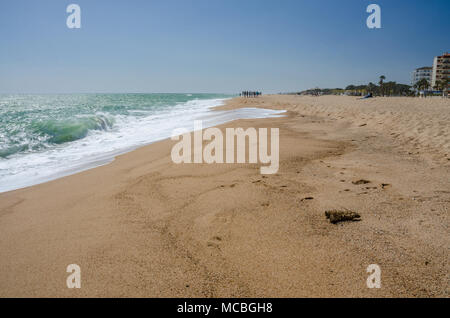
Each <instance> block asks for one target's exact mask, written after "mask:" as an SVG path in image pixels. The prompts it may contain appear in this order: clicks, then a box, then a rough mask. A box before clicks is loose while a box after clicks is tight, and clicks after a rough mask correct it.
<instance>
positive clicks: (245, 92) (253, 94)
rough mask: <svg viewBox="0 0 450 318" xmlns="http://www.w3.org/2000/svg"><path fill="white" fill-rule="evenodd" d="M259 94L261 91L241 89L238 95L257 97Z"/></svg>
mask: <svg viewBox="0 0 450 318" xmlns="http://www.w3.org/2000/svg"><path fill="white" fill-rule="evenodd" d="M261 95H262V93H261V92H252V91H243V92H242V93H240V94H239V96H242V97H246V98H250V97H258V96H261Z"/></svg>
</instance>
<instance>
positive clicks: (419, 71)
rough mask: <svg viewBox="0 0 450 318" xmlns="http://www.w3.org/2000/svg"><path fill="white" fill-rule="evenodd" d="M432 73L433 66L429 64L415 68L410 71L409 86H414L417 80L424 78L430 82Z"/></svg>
mask: <svg viewBox="0 0 450 318" xmlns="http://www.w3.org/2000/svg"><path fill="white" fill-rule="evenodd" d="M432 74H433V68H432V67H429V66H424V67H420V68H416V69H415V70H414V71H413V72H412V76H411V86H414V85H415V84H416V83H417V82H418V81H420V80H422V79H426V80H427V81H428V83H430V84H431V77H432Z"/></svg>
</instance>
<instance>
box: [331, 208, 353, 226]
mask: <svg viewBox="0 0 450 318" xmlns="http://www.w3.org/2000/svg"><path fill="white" fill-rule="evenodd" d="M325 216H326V217H327V219H329V220H330V222H331V223H333V224H336V223H339V222H344V221H361V215H359V214H358V213H356V212H353V211H349V210H329V211H325Z"/></svg>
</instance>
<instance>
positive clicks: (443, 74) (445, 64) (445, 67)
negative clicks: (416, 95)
mask: <svg viewBox="0 0 450 318" xmlns="http://www.w3.org/2000/svg"><path fill="white" fill-rule="evenodd" d="M445 79H447V80H450V53H444V54H442V55H441V56H436V57H435V58H434V62H433V72H432V75H431V86H432V87H434V86H435V85H436V82H438V81H442V80H445ZM448 90H450V83H448V84H447V91H448Z"/></svg>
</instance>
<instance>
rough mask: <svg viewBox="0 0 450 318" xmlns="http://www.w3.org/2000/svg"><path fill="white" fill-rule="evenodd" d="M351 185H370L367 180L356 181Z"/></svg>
mask: <svg viewBox="0 0 450 318" xmlns="http://www.w3.org/2000/svg"><path fill="white" fill-rule="evenodd" d="M352 183H353V184H356V185H360V184H368V183H370V181H369V180H364V179H360V180H358V181H353V182H352Z"/></svg>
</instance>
